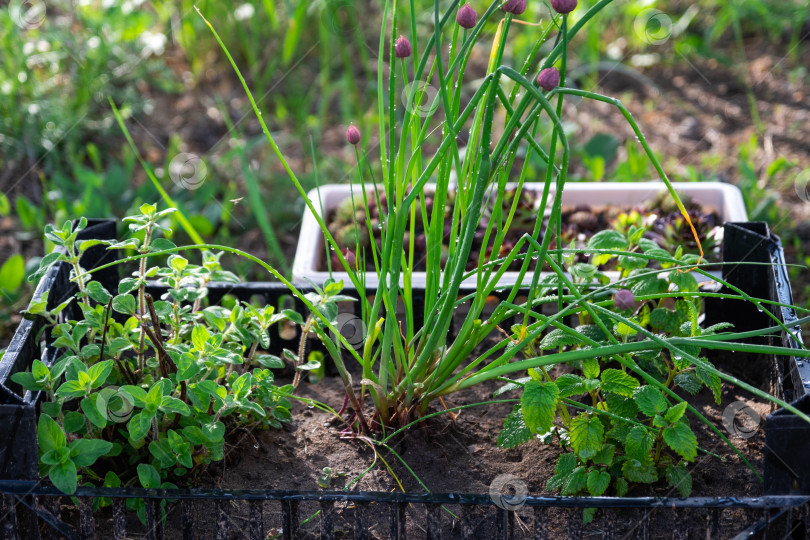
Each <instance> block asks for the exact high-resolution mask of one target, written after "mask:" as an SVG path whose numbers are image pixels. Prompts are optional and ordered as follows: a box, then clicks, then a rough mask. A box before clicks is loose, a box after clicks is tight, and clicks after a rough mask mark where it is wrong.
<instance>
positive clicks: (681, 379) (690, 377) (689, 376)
mask: <svg viewBox="0 0 810 540" xmlns="http://www.w3.org/2000/svg"><path fill="white" fill-rule="evenodd" d="M674 381H675V384H676V385H677V386H679V387H680V388H683V389H684V390H686V391H687V392H689V393H690V394H692V395H694V394H697V393H698V391H700V387H701V386H702V385H703V382H702V381H701V380H700V379H699V378H698V376H697V375H695V374H694V373H693V372H691V371H689V372H686V373H678V374H677V375H676V376H675V379H674Z"/></svg>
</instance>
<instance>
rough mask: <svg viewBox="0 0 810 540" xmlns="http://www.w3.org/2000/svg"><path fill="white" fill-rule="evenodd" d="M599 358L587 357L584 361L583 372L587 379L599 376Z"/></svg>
mask: <svg viewBox="0 0 810 540" xmlns="http://www.w3.org/2000/svg"><path fill="white" fill-rule="evenodd" d="M599 371H600V367H599V359H598V358H585V359H584V360H583V361H582V374H583V375H584V376H585V378H586V379H595V378H597V377H598V376H599Z"/></svg>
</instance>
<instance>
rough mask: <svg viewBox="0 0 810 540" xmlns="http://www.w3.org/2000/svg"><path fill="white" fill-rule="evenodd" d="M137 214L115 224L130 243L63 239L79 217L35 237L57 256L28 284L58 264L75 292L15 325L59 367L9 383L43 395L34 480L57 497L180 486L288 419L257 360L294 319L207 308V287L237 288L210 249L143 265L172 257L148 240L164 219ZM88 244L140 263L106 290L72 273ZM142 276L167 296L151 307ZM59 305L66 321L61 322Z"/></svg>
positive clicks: (268, 361)
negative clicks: (32, 323)
mask: <svg viewBox="0 0 810 540" xmlns="http://www.w3.org/2000/svg"><path fill="white" fill-rule="evenodd" d="M140 210H141V213H140V214H139V215H135V216H131V217H128V218H126V219H125V221H126V222H128V223H129V229H130V231H132V232H133V233H134V234H135V235H133V236H132V237H130V238H128V239H126V240H124V241H121V242H117V243H113V242H107V241H102V240H87V241H83V242H82V241H76V236H77V234H78V232H79V231H81V230H82V229H83V228H84V227H85V226H86V223H87V222H86V220H85V219H81V220H79V221H78V223H77V224H76V225H75V226H73V224H72V223H71V222H67V223H65V224H64V225H63V227H62V228H61V229H56V228H54V227H48V228H47V229H46V235H47V237H48V238H49V239H50V240H51V241H52V242H53V243H54V244H55V245H56V246H57V250H55V251H54V252H53V253H51V254H49V255H47V256H46V257H45V258H43V260H42V264H41V266H40V268H39V270H38V271H37V272H35V273H34V275H33V276H32V279H36V278H37V277H39V276H41V275H43V274H44V273H45V272H46V271H47V270H48V268H50V266H51V265H54V264H67V265H69V266H70V276H71V279H72V280H73V281H74V282H75V283H76V285H77V293H76V295H75V298H72V299H68V300H66V301H65V302H63V303H62V304H60V305H59V306H57V307H56V308H54V309H52V310H48V309H47V298H45V299H43V300H41V301H40V302H36V303H34V304H32V306H31V308H29V310H28V312H27V314H26V315H27V316H28V317H42V318H43V319H44V320H45V321H46V324H47V325H48V326H49V327H50V330H51V335H52V337H53V343H52V345H53V347H55V348H57V349H58V350H59V351H60V353H59V356H58V357H57V358H56V359H55V361H54V362H53V364H52V365H48V364H46V363H44V362H42V361H40V360H35V361H34V363H33V365H32V366H31V370H30V371H26V372H20V373H16V374H14V375H12V380H13V381H14V382H16V383H17V384H19V385H21V386H22V387H23V388H25V389H26V390H30V391H32V392H42V393H43V394H44V400H43V402H42V405H41V415H40V418H39V423H38V432H37V433H38V443H39V455H40V473H41V474H42V476H47V477H48V478H49V479H50V480H51V482H53V484H54V485H55V486H56V487H57V488H59V489H60V490H62V491H64V492H65V493H73V492H75V490H76V488H77V486H78V485H79V484H82V485H96V486H99V485H105V486H120V485H124V486H131V485H137V484H140V485H141V486H143V487H173V486H175V485H176V484H177V483H178V482H188V481H192V480H193V478H195V477H196V476H197V474H198V473H199V472H200V471H201V469H202V468H203V467H204V466H205V465H206V464H208V463H211V462H212V461H218V460H221V459H223V456H224V445H225V441H226V439H227V437H228V435H229V434H231V433H233V432H234V431H235V430H237V429H263V428H264V429H266V428H270V427H273V428H279V427H281V425H282V423H284V422H289V421H290V420H291V414H290V408H291V404H290V401H289V399H288V398H289V395H290V393H291V391H292V386H291V385H287V386H282V387H278V386H276V385H275V384H274V377H273V372H272V371H271V370H272V369H275V368H281V367H283V366H284V363H283V361H282V360H281V359H280V358H278V357H276V356H273V355H270V354H267V353H266V350H267V349H268V348H269V347H270V337H269V334H268V329H269V328H270V327H271V326H272V325H274V324H277V323H278V322H280V321H281V320H285V319H287V318H289V317H290V316H293V317H294V316H296V315H297V314H295V313H294V312H289V311H285V312H282V313H276V312H275V310H274V308H273V306H262V307H257V306H254V305H251V304H248V303H245V302H241V303H237V304H236V305H234V306H233V307H231V308H230V309H228V308H225V307H223V306H217V305H206V304H207V300H206V298H207V294H208V288H207V286H208V284H209V283H210V282H212V281H217V282H231V283H235V282H238V278H237V277H236V276H235V275H233V274H232V273H230V272H228V271H226V270H224V269H223V268H222V266H221V264H220V260H219V258H220V255H221V254H215V253H212V252H209V251H203V252H202V264H200V265H196V264H192V263H191V262H190V261H189V260H188V259H186V258H184V257H182V256H180V255H177V254H172V255H171V256H169V257H168V259H167V261H166V264H165V265H157V266H150V264H149V262H150V260H151V255H152V254H154V253H155V252H158V251H161V250H170V249H172V248H175V246H174V244H173V243H172V242H170V241H169V240H167V239H166V238H162V237H159V235H160V234H161V233H163V232H169V230H168V229H167V228H166V227H165V226H164V221H165V216H167V215H168V214H169V213H170V212H172V211H173V210H172V209H168V210H163V211H158V210H157V208H156V207H155V205H150V204H145V205H143V206H141V208H140ZM137 235H139V236H137ZM99 244H108V249H134V250H135V251H136V252H137V253H139V254H140V256H141V257H140V260H139V264H138V267H137V269H136V270H135V271H134V272H133V273H132V275H131V276H130V277H125V278H123V279H121V281H120V283H119V285H118V290H117V291H108V290H107V289H105V287H104V286H103V285H102V284H101V283H100V282H98V281H95V280H93V279H92V274H89V273H88V272H86V270H85V269H83V268H82V267H81V266H80V260H81V255H82V253H83V252H84V251H86V250H87V249H88V248H89V247H92V246H94V245H99ZM150 279H153V280H155V281H156V282H157V283H158V284H161V285H165V286H166V292H165V294H163V295H162V297H161V298H160V299H154V298H152V297H151V296H150V295H149V294H148V293H147V292H146V283H147V280H150ZM71 302H75V303H76V305H77V306H78V308H79V312H80V313H81V317H80V318H79V319H76V320H74V319H67V318H66V317H65V316H64V315H65V313H66V311H65V307H67V306H68V305H69V304H70V303H71ZM298 317H300V315H298ZM132 504H134V505H136V507H137V504H138V503H132ZM141 506H142V505H141ZM139 509H140V508H139Z"/></svg>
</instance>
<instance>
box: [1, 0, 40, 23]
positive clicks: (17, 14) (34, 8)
mask: <svg viewBox="0 0 810 540" xmlns="http://www.w3.org/2000/svg"><path fill="white" fill-rule="evenodd" d="M47 11H48V10H47V8H46V7H45V2H43V1H42V0H11V2H9V3H8V13H9V15H10V16H11V20H12V21H13V22H14V24H16V25H17V26H19V27H20V28H22V29H23V30H31V29H33V28H39V27H40V26H42V23H44V22H45V15H46V14H47Z"/></svg>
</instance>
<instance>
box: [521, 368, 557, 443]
mask: <svg viewBox="0 0 810 540" xmlns="http://www.w3.org/2000/svg"><path fill="white" fill-rule="evenodd" d="M559 394H560V391H559V389H558V388H557V385H555V384H554V383H552V382H548V383H540V382H537V381H528V382H527V383H526V385H525V386H524V387H523V395H522V396H521V398H520V405H521V411H522V412H523V419H524V421H525V423H526V427H528V428H529V429H530V430H532V432H534V433H545V432H547V431H548V430H550V429H551V427H552V426H553V425H554V417H555V416H556V412H557V400H558V399H559Z"/></svg>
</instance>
